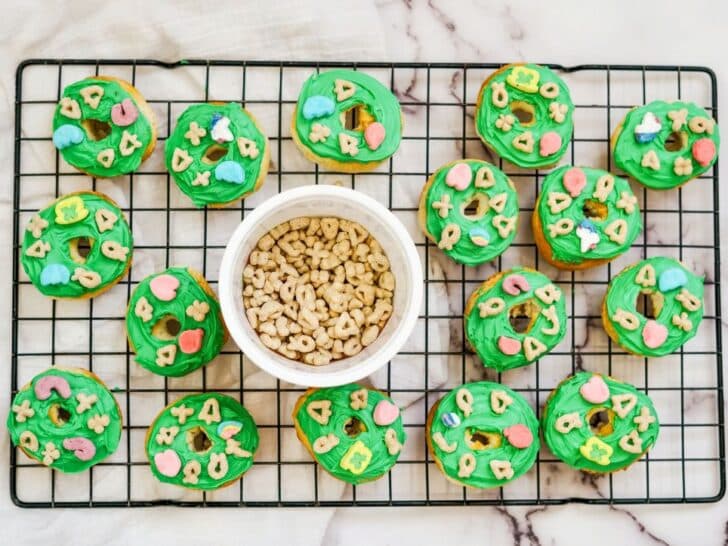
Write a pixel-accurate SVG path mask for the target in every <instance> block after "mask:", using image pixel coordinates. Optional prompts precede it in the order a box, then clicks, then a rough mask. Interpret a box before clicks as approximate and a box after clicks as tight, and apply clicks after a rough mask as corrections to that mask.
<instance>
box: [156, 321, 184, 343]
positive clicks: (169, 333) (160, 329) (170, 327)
mask: <svg viewBox="0 0 728 546" xmlns="http://www.w3.org/2000/svg"><path fill="white" fill-rule="evenodd" d="M181 329H182V325H181V324H180V322H179V321H178V320H177V317H174V316H172V315H164V316H163V317H162V318H160V319H159V320H158V321H157V322H155V323H154V325H153V326H152V335H153V336H154V337H156V338H157V339H161V340H164V341H169V340H171V339H174V338H176V337H177V334H179V331H180V330H181Z"/></svg>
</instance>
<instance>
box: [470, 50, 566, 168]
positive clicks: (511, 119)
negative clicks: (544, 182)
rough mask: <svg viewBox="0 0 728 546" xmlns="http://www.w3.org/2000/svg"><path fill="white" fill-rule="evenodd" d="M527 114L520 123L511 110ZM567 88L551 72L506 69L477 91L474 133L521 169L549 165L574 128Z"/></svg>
mask: <svg viewBox="0 0 728 546" xmlns="http://www.w3.org/2000/svg"><path fill="white" fill-rule="evenodd" d="M517 110H526V111H530V113H531V116H532V117H531V118H530V121H527V122H526V123H522V122H521V121H519V119H518V118H517V117H516V115H515V114H514V111H517ZM573 112H574V105H573V103H572V102H571V96H570V95H569V89H568V87H566V84H565V83H564V81H563V80H562V79H561V78H559V77H558V76H557V75H556V73H555V72H554V71H553V70H551V69H550V68H546V67H545V66H539V65H536V64H516V65H508V66H505V67H503V68H501V69H500V70H498V71H497V72H496V73H495V74H493V75H492V76H491V77H490V78H488V79H487V80H486V81H485V83H483V86H482V87H481V89H480V95H479V96H478V107H477V111H476V113H475V129H476V130H477V132H478V134H479V135H480V138H481V139H482V140H483V142H484V143H485V144H487V145H488V146H489V147H491V148H493V150H495V152H496V153H497V154H498V155H500V156H501V157H502V158H503V159H507V160H508V161H510V162H511V163H513V164H514V165H518V166H519V167H525V168H538V167H546V166H548V165H553V164H555V163H557V162H558V161H559V159H561V157H562V156H563V155H564V153H566V149H567V148H568V146H569V141H570V140H571V134H572V132H573V130H574V124H573V122H572V114H573Z"/></svg>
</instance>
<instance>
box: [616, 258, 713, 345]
mask: <svg viewBox="0 0 728 546" xmlns="http://www.w3.org/2000/svg"><path fill="white" fill-rule="evenodd" d="M642 297H647V298H649V299H650V303H651V304H652V313H651V315H652V316H650V317H646V316H645V315H644V314H642V313H641V312H640V311H639V310H638V309H637V305H638V302H639V301H640V299H641V298H642ZM702 319H703V278H702V277H698V276H697V275H695V274H694V273H693V272H692V271H689V270H688V269H687V268H685V266H683V265H682V264H681V263H680V262H678V261H677V260H673V259H672V258H665V257H662V256H657V257H654V258H648V259H646V260H642V261H641V262H638V263H636V264H633V265H630V266H627V267H625V268H624V269H623V270H622V271H620V272H619V274H618V275H617V276H616V277H614V278H613V279H612V280H611V281H610V283H609V286H608V287H607V293H606V294H605V295H604V300H603V302H602V322H603V324H604V329H605V330H606V331H607V334H609V337H610V338H612V340H613V341H614V342H615V343H617V344H618V345H620V346H621V347H623V348H624V349H626V350H627V351H629V352H630V353H633V354H636V355H642V356H664V355H668V354H670V353H672V352H673V351H675V350H676V349H678V348H679V347H681V346H682V345H683V344H684V343H685V342H686V341H688V340H689V339H691V338H693V337H694V336H695V334H696V333H697V332H698V326H699V325H700V321H701V320H702Z"/></svg>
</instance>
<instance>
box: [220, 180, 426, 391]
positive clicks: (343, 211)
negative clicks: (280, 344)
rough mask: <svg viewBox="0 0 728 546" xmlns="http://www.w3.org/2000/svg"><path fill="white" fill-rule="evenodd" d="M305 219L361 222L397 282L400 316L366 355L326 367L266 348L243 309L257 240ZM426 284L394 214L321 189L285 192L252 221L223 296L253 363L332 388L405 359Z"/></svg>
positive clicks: (224, 271) (229, 252) (231, 252)
mask: <svg viewBox="0 0 728 546" xmlns="http://www.w3.org/2000/svg"><path fill="white" fill-rule="evenodd" d="M299 216H335V217H338V218H345V219H347V220H352V221H355V222H359V223H360V224H361V225H362V226H364V228H366V229H367V230H368V231H369V233H371V234H372V236H373V237H374V238H375V239H376V240H377V241H379V244H381V245H382V248H383V249H384V251H385V252H386V254H387V257H388V258H389V262H390V264H391V267H392V273H393V274H394V277H395V282H396V285H395V289H394V301H393V304H392V307H393V312H392V316H391V318H390V319H389V321H387V324H386V326H385V327H384V329H383V330H382V332H381V333H380V335H379V337H378V338H377V340H376V341H375V342H374V343H372V344H371V345H369V346H368V347H366V348H365V349H364V350H363V351H361V352H360V353H359V354H357V355H355V356H353V357H348V358H344V359H341V360H337V361H335V362H332V363H331V364H327V365H325V366H310V365H308V364H303V363H301V362H296V361H293V360H290V359H287V358H285V357H283V356H281V355H279V354H278V353H276V352H274V351H271V350H270V349H268V348H267V347H265V345H263V344H262V342H261V341H260V340H259V339H258V335H257V334H256V333H255V331H254V330H253V328H252V327H251V326H250V323H249V322H248V319H247V317H246V316H245V308H244V306H243V297H242V293H243V268H244V267H245V265H246V263H247V262H248V256H249V255H250V253H251V252H252V250H253V249H254V248H255V245H256V243H257V242H258V240H259V239H260V238H261V237H262V236H263V235H265V234H266V233H267V232H268V231H269V230H271V229H272V228H273V227H275V226H276V225H278V224H280V223H281V222H285V221H286V220H290V219H292V218H297V217H299ZM422 284H423V281H422V268H421V266H420V259H419V256H418V254H417V250H416V248H415V245H414V242H413V241H412V238H411V237H410V235H409V233H407V230H406V229H405V227H404V226H403V225H402V223H401V222H400V221H399V220H398V219H397V218H396V217H395V216H394V214H392V213H391V212H390V211H389V210H388V209H387V208H385V207H384V206H383V205H381V204H380V203H379V202H377V201H375V200H374V199H372V198H371V197H368V196H367V195H364V194H362V193H360V192H357V191H354V190H350V189H347V188H341V187H338V186H329V185H319V186H303V187H300V188H296V189H293V190H289V191H285V192H282V193H279V194H278V195H276V196H274V197H272V198H271V199H268V200H267V201H265V202H264V203H262V204H261V205H258V206H257V207H256V208H255V209H254V210H253V211H252V212H251V213H250V214H248V215H247V216H246V218H245V220H244V221H243V222H242V223H241V224H240V225H239V226H238V227H237V229H236V230H235V232H234V233H233V235H232V237H231V238H230V241H229V242H228V245H227V248H226V249H225V254H224V255H223V258H222V264H221V265H220V276H219V285H218V292H219V294H220V304H221V307H222V314H223V316H224V318H225V324H226V325H227V327H228V330H229V331H230V335H231V336H232V338H233V339H234V340H235V343H237V345H238V347H240V349H241V350H242V351H243V353H245V355H246V356H247V357H248V358H249V359H250V360H251V361H252V362H254V363H255V364H256V365H258V367H260V368H262V369H263V370H265V371H266V372H268V373H270V374H271V375H274V376H275V377H278V378H279V379H282V380H284V381H288V382H290V383H295V384H297V385H305V386H310V387H330V386H335V385H344V384H346V383H351V382H354V381H358V380H359V379H361V378H363V377H366V376H368V375H370V374H372V373H374V372H375V371H376V370H377V369H379V368H380V367H381V366H383V365H384V364H386V363H387V362H388V361H389V360H391V359H392V357H393V356H394V355H395V354H397V352H398V351H399V350H400V349H401V347H402V345H403V344H404V342H405V341H406V340H407V338H408V337H409V336H410V334H411V333H412V330H413V328H414V326H415V324H416V322H417V316H418V314H419V311H420V305H421V303H422Z"/></svg>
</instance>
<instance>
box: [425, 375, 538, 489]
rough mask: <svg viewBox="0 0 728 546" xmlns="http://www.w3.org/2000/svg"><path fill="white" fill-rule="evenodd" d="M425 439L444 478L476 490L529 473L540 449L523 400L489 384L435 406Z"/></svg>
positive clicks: (455, 394)
mask: <svg viewBox="0 0 728 546" xmlns="http://www.w3.org/2000/svg"><path fill="white" fill-rule="evenodd" d="M426 435H427V445H428V447H429V450H430V453H432V455H433V458H434V460H435V463H437V466H438V467H439V468H440V470H441V471H442V472H443V473H444V474H445V476H447V478H448V479H450V480H452V481H454V482H456V483H459V484H462V485H467V486H470V487H477V488H480V489H485V488H490V487H500V486H502V485H505V484H507V483H508V482H511V481H513V480H515V479H516V478H518V477H519V476H521V475H523V474H525V473H526V472H528V470H529V469H530V468H531V467H532V466H533V463H534V462H535V461H536V456H537V455H538V450H539V445H540V442H539V439H538V419H537V418H536V414H535V413H534V412H533V410H532V409H531V406H529V405H528V402H526V399H525V398H523V396H521V395H520V394H518V393H517V392H515V391H513V390H511V389H509V388H508V387H506V386H505V385H501V384H499V383H492V382H490V381H479V382H476V383H466V384H465V385H463V386H462V387H458V388H456V389H453V390H452V391H450V392H449V393H447V394H446V395H445V396H444V397H443V398H441V399H440V400H439V401H438V402H437V403H435V405H434V406H432V408H431V409H430V412H429V414H428V418H427V433H426Z"/></svg>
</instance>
